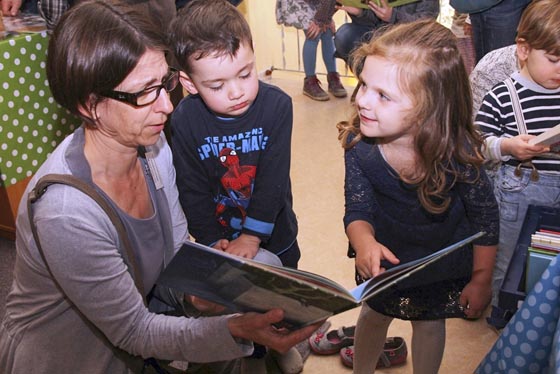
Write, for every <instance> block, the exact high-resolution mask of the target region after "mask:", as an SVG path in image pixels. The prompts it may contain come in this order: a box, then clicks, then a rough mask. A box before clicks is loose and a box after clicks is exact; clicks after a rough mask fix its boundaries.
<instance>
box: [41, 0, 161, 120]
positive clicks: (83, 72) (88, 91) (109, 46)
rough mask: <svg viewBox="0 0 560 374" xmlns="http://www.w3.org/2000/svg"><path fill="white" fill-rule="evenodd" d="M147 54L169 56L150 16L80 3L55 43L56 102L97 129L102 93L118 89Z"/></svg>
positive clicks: (51, 58)
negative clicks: (149, 51)
mask: <svg viewBox="0 0 560 374" xmlns="http://www.w3.org/2000/svg"><path fill="white" fill-rule="evenodd" d="M147 50H156V51H162V52H167V51H168V47H167V44H166V42H165V36H164V35H163V34H162V33H161V31H160V30H159V29H158V28H157V27H156V26H155V25H154V24H153V23H152V22H151V21H150V18H149V17H148V15H146V14H144V13H141V12H139V11H138V10H135V9H134V8H132V7H131V6H130V5H126V4H123V3H118V2H111V1H106V0H105V1H103V0H91V1H85V2H80V3H79V4H78V5H76V6H74V7H72V8H70V10H68V11H67V12H66V13H65V14H64V15H63V16H62V17H61V19H60V21H59V23H58V24H57V25H56V27H55V29H54V32H53V34H52V36H51V39H50V42H49V48H48V55H47V78H48V81H49V85H50V89H51V92H52V94H53V97H54V98H55V100H56V101H57V102H58V103H59V104H60V105H62V106H63V107H65V108H66V109H68V110H69V111H70V112H71V113H73V114H74V115H77V116H79V117H81V118H82V119H83V120H84V121H85V123H86V125H90V126H92V125H93V124H94V122H95V118H96V115H95V108H96V106H97V104H98V103H99V102H101V101H102V100H104V99H105V98H104V97H103V96H102V93H103V92H107V91H110V90H113V89H114V88H115V87H116V86H118V85H119V84H120V83H121V82H122V81H123V80H124V79H125V78H126V77H127V76H128V74H130V72H131V71H132V70H133V69H134V67H135V66H136V65H137V64H138V62H139V60H140V58H141V57H142V56H143V55H144V54H145V52H146V51H147ZM80 107H81V108H83V109H85V110H86V112H87V113H88V115H85V114H83V113H80V111H79V108H80Z"/></svg>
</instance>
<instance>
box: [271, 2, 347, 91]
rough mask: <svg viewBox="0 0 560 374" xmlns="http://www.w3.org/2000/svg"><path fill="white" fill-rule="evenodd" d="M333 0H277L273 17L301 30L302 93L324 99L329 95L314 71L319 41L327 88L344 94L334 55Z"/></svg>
mask: <svg viewBox="0 0 560 374" xmlns="http://www.w3.org/2000/svg"><path fill="white" fill-rule="evenodd" d="M335 5H336V1H335V0H277V1H276V20H277V22H278V23H279V24H284V25H286V26H293V27H295V28H297V29H300V30H304V32H305V42H304V43H303V51H302V54H303V69H304V71H305V79H304V81H303V94H304V95H306V96H308V97H310V98H312V99H313V100H318V101H326V100H329V95H328V94H327V93H326V92H325V90H323V88H321V82H320V81H319V79H318V78H317V75H316V74H315V67H316V62H317V61H316V60H317V47H318V45H319V41H320V42H321V49H322V55H323V62H324V63H325V67H326V68H327V82H328V90H329V92H330V93H331V94H332V95H333V96H335V97H346V95H347V93H346V89H345V88H344V86H342V83H341V82H340V76H339V75H338V72H337V71H336V62H335V58H334V40H333V36H334V31H335V25H334V21H333V19H332V16H333V14H334V13H335V12H336V8H335Z"/></svg>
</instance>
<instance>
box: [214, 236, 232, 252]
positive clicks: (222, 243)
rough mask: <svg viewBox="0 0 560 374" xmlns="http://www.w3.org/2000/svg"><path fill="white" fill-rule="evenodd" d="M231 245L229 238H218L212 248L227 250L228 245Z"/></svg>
mask: <svg viewBox="0 0 560 374" xmlns="http://www.w3.org/2000/svg"><path fill="white" fill-rule="evenodd" d="M228 245H229V240H227V239H220V240H218V241H217V242H216V243H214V245H213V246H212V248H214V249H217V250H219V251H224V252H225V251H226V249H227V247H228Z"/></svg>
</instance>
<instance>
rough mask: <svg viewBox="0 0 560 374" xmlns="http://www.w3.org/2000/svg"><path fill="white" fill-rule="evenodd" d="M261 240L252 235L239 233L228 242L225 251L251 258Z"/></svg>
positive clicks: (254, 254)
mask: <svg viewBox="0 0 560 374" xmlns="http://www.w3.org/2000/svg"><path fill="white" fill-rule="evenodd" d="M260 244H261V240H260V239H259V238H258V237H256V236H253V235H247V234H241V235H239V237H238V238H237V239H234V240H232V241H230V242H229V244H228V245H227V248H226V249H225V251H226V252H227V253H231V254H232V255H236V256H240V257H244V258H253V257H255V256H256V255H257V252H258V250H259V246H260Z"/></svg>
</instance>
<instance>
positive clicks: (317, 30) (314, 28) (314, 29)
mask: <svg viewBox="0 0 560 374" xmlns="http://www.w3.org/2000/svg"><path fill="white" fill-rule="evenodd" d="M319 34H321V27H319V25H317V24H316V23H315V21H311V23H310V24H309V27H308V28H307V31H306V34H305V36H307V39H315V38H316V37H318V36H319Z"/></svg>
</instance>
